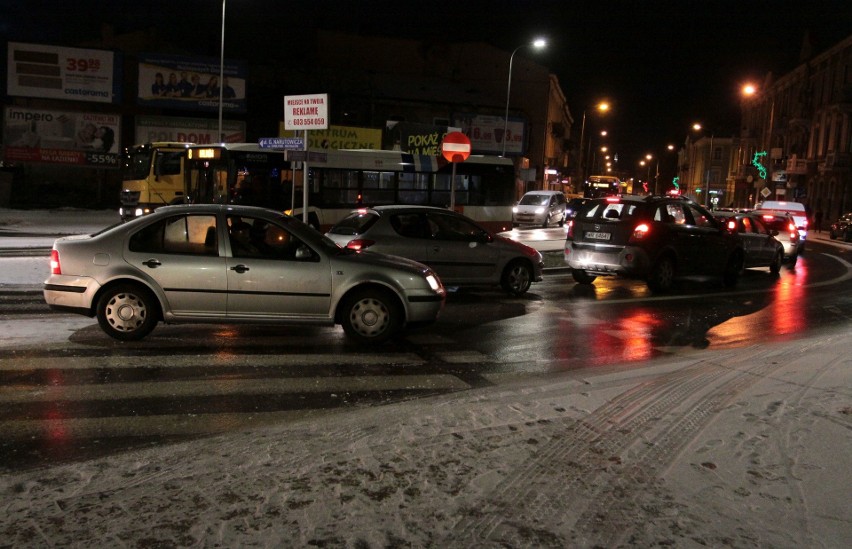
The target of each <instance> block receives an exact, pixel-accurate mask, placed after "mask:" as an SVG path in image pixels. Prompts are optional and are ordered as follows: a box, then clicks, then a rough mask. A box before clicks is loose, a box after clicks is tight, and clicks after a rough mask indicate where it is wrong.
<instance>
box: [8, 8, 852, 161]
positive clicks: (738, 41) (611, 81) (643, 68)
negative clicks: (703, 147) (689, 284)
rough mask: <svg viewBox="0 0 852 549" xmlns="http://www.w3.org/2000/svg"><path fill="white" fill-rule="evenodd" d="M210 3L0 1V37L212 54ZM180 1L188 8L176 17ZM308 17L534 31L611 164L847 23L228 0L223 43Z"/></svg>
mask: <svg viewBox="0 0 852 549" xmlns="http://www.w3.org/2000/svg"><path fill="white" fill-rule="evenodd" d="M221 7H222V4H221V2H220V1H219V0H172V1H163V0H139V1H137V2H128V1H125V0H112V1H101V0H78V1H77V2H65V1H50V2H46V1H38V0H35V1H34V0H28V1H27V2H21V1H19V0H15V1H14V2H12V1H8V0H0V35H2V39H3V40H4V41H5V40H16V41H30V42H38V43H47V44H55V45H77V44H79V43H81V42H83V41H87V40H96V39H97V37H99V36H100V32H101V30H100V29H101V26H102V24H103V23H105V22H108V23H110V24H112V25H113V26H114V27H115V29H116V32H117V33H124V32H132V31H135V30H147V29H152V28H155V29H157V32H158V33H160V35H161V36H164V37H168V39H169V41H171V42H172V43H174V44H175V45H176V46H178V47H182V48H185V49H186V50H187V51H192V52H194V53H196V54H198V55H202V56H213V57H218V55H219V44H220V34H219V33H220V30H221ZM192 13H195V14H198V18H197V20H195V21H193V22H190V21H187V19H186V18H185V17H186V15H187V14H192ZM313 28H325V29H330V30H341V31H349V32H356V33H360V34H365V35H372V34H376V35H390V36H398V37H410V38H415V39H422V38H428V39H432V40H448V41H484V42H488V43H490V44H492V45H494V46H496V47H499V48H502V49H505V50H506V51H507V58H508V55H509V54H510V53H511V51H512V50H514V49H515V48H516V47H517V46H519V45H521V44H524V43H527V42H529V41H531V40H532V38H534V37H535V36H545V37H547V39H548V41H549V47H548V48H547V50H546V51H542V52H535V53H533V52H531V51H529V50H528V51H529V53H528V57H531V58H534V59H535V60H536V62H538V63H540V64H541V65H544V66H546V67H549V68H550V70H551V71H552V72H553V73H554V74H556V75H557V76H558V78H559V82H560V84H561V86H562V89H563V91H564V93H565V95H566V97H567V98H568V102H569V106H570V108H571V111H572V113H573V114H574V116H575V118H576V120H577V124H578V125H579V123H580V118H581V117H582V112H583V109H584V108H586V107H587V106H589V105H593V104H594V103H596V102H597V101H599V100H601V99H604V98H605V99H608V100H609V101H610V102H611V103H612V105H613V110H612V112H611V114H609V115H607V117H606V119H605V120H603V119H600V120H595V121H594V122H595V123H599V124H600V125H601V127H603V125H605V126H606V128H607V129H608V130H609V132H610V135H611V139H612V143H611V145H612V146H613V147H614V149H615V150H616V151H618V152H620V154H621V161H622V163H623V162H633V161H634V159H635V158H638V157H640V156H642V155H644V154H645V152H657V151H660V152H662V150H663V149H664V148H665V146H666V144H668V143H676V144H681V143H683V141H684V139H685V138H686V135H687V133H688V132H689V131H690V130H689V128H690V126H691V124H692V123H693V122H695V121H701V122H702V123H703V124H704V125H705V127H706V128H708V130H712V131H714V133H715V134H716V135H733V134H734V133H735V132H736V131H737V128H738V126H739V123H738V120H739V89H740V86H741V85H742V83H743V82H745V81H747V80H750V81H754V82H756V83H758V84H760V83H762V82H763V80H764V78H765V76H766V74H767V73H768V72H770V71H771V72H774V73H775V74H776V75H783V74H785V73H786V72H789V71H790V70H792V69H793V68H795V67H796V66H797V64H798V59H799V54H800V51H801V49H802V43H803V38H804V37H805V35H806V33H809V36H810V39H811V42H812V43H813V45H814V51H816V52H821V51H824V50H825V49H827V48H829V47H831V46H832V45H834V44H836V43H837V42H839V41H840V40H842V39H843V38H845V37H847V36H849V35H850V34H852V1H849V0H806V1H790V0H783V1H750V0H738V1H733V0H722V1H715V0H700V1H693V0H683V1H680V2H673V1H669V0H665V1H649V2H641V1H638V0H637V1H617V2H604V1H597V2H587V1H571V0H563V1H537V2H532V1H526V2H521V1H506V0H491V1H489V2H484V1H480V0H472V1H463V0H462V1H457V2H447V1H443V0H433V1H431V2H405V1H397V2H385V1H382V2H375V1H362V2H357V3H346V2H341V1H339V0H334V1H320V0H314V1H302V0H298V1H287V0H277V1H273V0H228V1H227V13H226V50H225V55H226V57H229V58H235V59H247V60H249V62H250V61H251V57H252V56H253V55H264V54H266V53H265V52H276V51H278V52H280V51H282V49H284V48H286V47H288V45H291V44H294V43H298V42H299V41H300V40H303V39H304V37H305V36H307V32H308V30H309V29H313ZM87 37H92V38H87ZM285 51H286V50H285ZM518 55H521V54H520V53H519V54H518ZM589 120H590V121H591V119H589ZM589 127H590V128H592V126H589Z"/></svg>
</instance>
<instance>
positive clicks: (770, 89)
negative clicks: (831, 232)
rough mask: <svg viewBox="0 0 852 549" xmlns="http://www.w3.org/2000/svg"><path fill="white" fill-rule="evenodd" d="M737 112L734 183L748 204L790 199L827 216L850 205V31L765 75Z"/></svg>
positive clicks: (830, 216) (851, 45)
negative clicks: (739, 150)
mask: <svg viewBox="0 0 852 549" xmlns="http://www.w3.org/2000/svg"><path fill="white" fill-rule="evenodd" d="M742 111H743V116H742V132H741V145H742V153H741V155H740V158H739V169H738V171H737V175H736V185H737V188H738V189H740V190H741V192H742V194H746V193H747V195H748V198H749V202H750V203H752V204H753V202H757V201H760V200H770V199H774V200H795V201H797V202H802V203H804V204H805V205H806V207H807V208H808V210H809V211H810V212H811V214H814V213H816V212H818V211H820V212H822V213H823V215H822V217H823V219H825V220H827V221H829V220H833V219H835V218H836V217H838V216H840V215H841V214H843V213H845V212H848V211H852V177H851V176H852V35H850V36H849V37H848V38H846V39H844V40H842V41H841V42H840V43H838V44H836V45H835V46H833V47H832V48H830V49H828V50H827V51H824V52H822V53H819V54H816V55H809V54H808V53H807V52H805V55H803V58H802V61H801V63H800V64H799V65H798V66H797V67H796V68H795V69H794V70H792V71H790V72H789V73H787V74H785V75H783V76H781V77H779V78H777V79H776V78H773V76H772V75H769V76H767V78H766V81H765V82H764V84H763V86H762V87H761V88H760V89H759V90H758V92H757V93H756V94H755V95H754V96H752V97H745V98H743V103H742ZM757 164H762V166H763V169H764V170H765V172H766V177H765V178H764V177H761V175H762V174H761V172H762V171H763V170H761V169H760V166H758V165H757Z"/></svg>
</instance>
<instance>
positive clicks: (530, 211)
mask: <svg viewBox="0 0 852 549" xmlns="http://www.w3.org/2000/svg"><path fill="white" fill-rule="evenodd" d="M566 204H567V201H566V200H565V195H564V194H563V193H562V191H530V192H528V193H527V194H525V195H524V196H522V197H521V200H520V202H518V203H517V204H516V205H515V207H514V208H512V227H517V226H519V225H537V226H539V227H547V226H548V225H550V224H551V223H558V224H559V226H560V227H562V226H563V225H565V205H566Z"/></svg>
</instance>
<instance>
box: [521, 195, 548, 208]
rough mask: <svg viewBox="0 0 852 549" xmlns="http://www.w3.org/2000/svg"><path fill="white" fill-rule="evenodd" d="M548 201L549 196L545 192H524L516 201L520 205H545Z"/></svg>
mask: <svg viewBox="0 0 852 549" xmlns="http://www.w3.org/2000/svg"><path fill="white" fill-rule="evenodd" d="M548 202H550V196H549V195H546V194H525V195H524V196H523V197H521V201H520V202H518V204H520V205H521V206H545V205H546V204H547V203H548Z"/></svg>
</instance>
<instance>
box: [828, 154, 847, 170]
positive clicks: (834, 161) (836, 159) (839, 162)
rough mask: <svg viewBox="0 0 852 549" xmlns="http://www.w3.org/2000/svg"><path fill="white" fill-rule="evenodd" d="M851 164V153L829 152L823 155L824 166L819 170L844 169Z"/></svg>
mask: <svg viewBox="0 0 852 549" xmlns="http://www.w3.org/2000/svg"><path fill="white" fill-rule="evenodd" d="M850 166H852V154H850V153H838V152H830V153H828V154H827V155H825V168H824V170H821V171H837V170H842V171H846V170H848V169H849V168H850Z"/></svg>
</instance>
